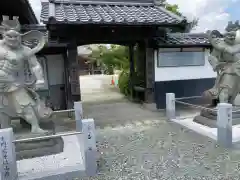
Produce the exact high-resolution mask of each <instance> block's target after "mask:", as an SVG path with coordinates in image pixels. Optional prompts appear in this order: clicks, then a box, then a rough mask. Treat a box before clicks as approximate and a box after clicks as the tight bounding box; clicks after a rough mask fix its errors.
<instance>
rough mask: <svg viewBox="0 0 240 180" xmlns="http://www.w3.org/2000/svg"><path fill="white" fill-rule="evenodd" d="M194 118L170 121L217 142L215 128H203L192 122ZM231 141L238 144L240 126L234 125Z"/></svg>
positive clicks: (180, 118) (178, 118) (179, 118)
mask: <svg viewBox="0 0 240 180" xmlns="http://www.w3.org/2000/svg"><path fill="white" fill-rule="evenodd" d="M196 115H197V114H196ZM194 116H195V115H194ZM194 116H192V117H177V118H176V119H172V120H171V121H173V122H175V123H177V124H180V125H182V126H184V127H186V128H188V129H191V130H192V131H194V132H197V133H199V134H201V135H203V136H207V137H210V138H212V139H214V140H217V128H211V127H208V126H204V125H202V124H199V123H196V122H194V121H193V119H194ZM232 139H233V140H232V142H233V143H238V142H239V141H240V124H238V125H234V126H233V127H232Z"/></svg>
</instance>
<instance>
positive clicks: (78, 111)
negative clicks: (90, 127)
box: [74, 101, 83, 132]
mask: <svg viewBox="0 0 240 180" xmlns="http://www.w3.org/2000/svg"><path fill="white" fill-rule="evenodd" d="M74 110H75V111H74V113H75V119H76V128H77V130H78V131H79V132H82V119H83V109H82V102H80V101H78V102H74Z"/></svg>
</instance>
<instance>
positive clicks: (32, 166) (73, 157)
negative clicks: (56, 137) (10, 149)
mask: <svg viewBox="0 0 240 180" xmlns="http://www.w3.org/2000/svg"><path fill="white" fill-rule="evenodd" d="M62 138H63V141H64V151H63V152H62V153H59V154H56V155H49V156H43V157H36V158H34V159H23V160H19V161H17V166H18V178H19V179H18V180H67V179H69V180H70V179H81V178H82V177H84V176H86V173H85V171H86V168H85V165H84V160H83V158H84V157H83V156H84V152H83V151H82V149H83V146H82V145H83V142H84V140H83V135H73V136H64V137H62Z"/></svg>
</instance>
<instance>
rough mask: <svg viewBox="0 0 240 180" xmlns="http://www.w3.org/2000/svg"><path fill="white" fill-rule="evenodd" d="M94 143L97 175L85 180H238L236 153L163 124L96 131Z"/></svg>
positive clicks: (239, 165) (238, 156)
mask: <svg viewBox="0 0 240 180" xmlns="http://www.w3.org/2000/svg"><path fill="white" fill-rule="evenodd" d="M97 140H98V148H99V153H100V159H99V174H98V176H96V177H94V178H87V179H96V180H124V179H126V180H131V179H134V180H135V179H136V180H138V179H139V180H140V179H141V180H167V179H169V180H175V179H176V180H177V179H184V180H185V179H186V180H187V179H211V180H215V179H219V180H220V179H222V180H223V179H240V174H239V169H240V151H239V149H233V150H227V149H223V148H220V147H219V146H218V145H217V144H216V143H215V142H214V141H212V140H211V139H208V138H207V137H203V136H200V135H198V134H196V133H194V132H192V131H190V130H187V129H185V128H181V127H180V126H179V125H176V124H172V123H167V122H166V121H152V122H149V121H147V122H145V123H140V122H139V123H135V124H128V125H126V126H122V127H120V126H119V127H116V128H106V129H98V132H97ZM230 177H231V178H230Z"/></svg>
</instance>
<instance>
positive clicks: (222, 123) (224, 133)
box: [217, 103, 232, 148]
mask: <svg viewBox="0 0 240 180" xmlns="http://www.w3.org/2000/svg"><path fill="white" fill-rule="evenodd" d="M217 108H218V111H217V115H218V116H217V141H218V143H219V144H220V145H222V146H224V147H226V148H228V147H231V146H232V105H231V104H228V103H219V104H218V106H217Z"/></svg>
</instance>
